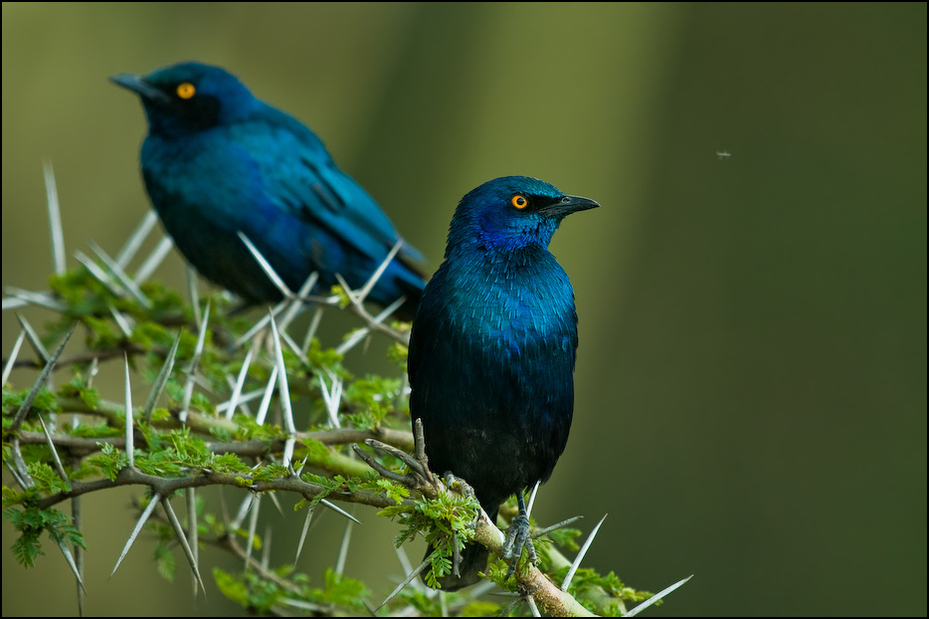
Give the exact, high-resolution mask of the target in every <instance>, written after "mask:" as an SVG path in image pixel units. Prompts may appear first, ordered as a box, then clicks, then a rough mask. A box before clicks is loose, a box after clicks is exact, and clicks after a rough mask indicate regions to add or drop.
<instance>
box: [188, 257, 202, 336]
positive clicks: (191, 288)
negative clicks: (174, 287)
mask: <svg viewBox="0 0 929 619" xmlns="http://www.w3.org/2000/svg"><path fill="white" fill-rule="evenodd" d="M186 273H187V296H188V297H190V307H191V309H193V311H194V322H195V323H196V324H197V326H198V327H199V326H200V325H202V324H203V323H202V322H201V319H200V286H199V285H198V283H197V271H196V270H195V269H194V268H193V267H192V266H190V265H189V264H188V265H187V271H186Z"/></svg>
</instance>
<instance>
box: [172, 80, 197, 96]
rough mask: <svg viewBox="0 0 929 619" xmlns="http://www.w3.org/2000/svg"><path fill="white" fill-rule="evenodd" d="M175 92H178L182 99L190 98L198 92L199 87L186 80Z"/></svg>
mask: <svg viewBox="0 0 929 619" xmlns="http://www.w3.org/2000/svg"><path fill="white" fill-rule="evenodd" d="M175 92H177V96H178V97H180V98H181V99H190V98H191V97H193V96H194V95H195V94H196V93H197V89H196V88H194V85H193V84H191V83H190V82H184V83H183V84H179V85H178V87H177V90H176V91H175Z"/></svg>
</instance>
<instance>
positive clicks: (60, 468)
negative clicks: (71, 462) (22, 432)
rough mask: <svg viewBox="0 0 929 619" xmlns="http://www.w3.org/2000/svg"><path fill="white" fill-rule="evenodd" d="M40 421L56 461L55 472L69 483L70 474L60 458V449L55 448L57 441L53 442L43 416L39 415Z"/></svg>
mask: <svg viewBox="0 0 929 619" xmlns="http://www.w3.org/2000/svg"><path fill="white" fill-rule="evenodd" d="M39 421H40V422H41V423H42V432H44V433H45V440H46V442H47V443H48V448H49V449H50V450H51V452H52V458H53V459H54V460H55V470H56V471H57V472H58V476H59V477H61V479H62V481H64V482H66V483H67V481H68V474H67V473H66V472H65V467H64V465H63V464H62V463H61V458H59V457H58V449H57V448H56V447H55V441H53V440H52V435H51V433H50V432H49V431H48V426H47V425H45V420H44V419H43V418H42V415H39Z"/></svg>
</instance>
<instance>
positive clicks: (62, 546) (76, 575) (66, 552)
mask: <svg viewBox="0 0 929 619" xmlns="http://www.w3.org/2000/svg"><path fill="white" fill-rule="evenodd" d="M55 541H56V542H58V549H59V550H60V551H61V554H62V555H64V558H65V561H67V563H68V567H70V568H71V573H72V574H74V578H76V579H77V584H78V585H80V587H81V590H82V591H83V592H84V593H87V590H86V589H84V579H83V578H81V571H80V570H79V569H78V568H77V563H75V562H74V555H72V554H71V549H70V548H68V545H67V544H65V541H64V540H63V539H56V540H55Z"/></svg>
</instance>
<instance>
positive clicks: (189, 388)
mask: <svg viewBox="0 0 929 619" xmlns="http://www.w3.org/2000/svg"><path fill="white" fill-rule="evenodd" d="M209 322H210V302H209V301H207V302H206V309H204V311H203V322H202V323H201V324H200V333H199V335H198V336H197V346H196V348H195V349H194V356H193V359H191V360H190V369H188V371H187V372H188V376H187V384H186V385H185V386H184V401H183V402H182V404H181V412H180V414H179V415H178V417H179V418H180V420H181V423H186V421H187V408H188V407H189V406H190V399H191V397H193V393H194V377H195V376H196V374H197V365H198V364H199V363H200V354H201V353H202V352H203V343H204V341H205V340H206V327H207V325H208V324H209Z"/></svg>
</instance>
